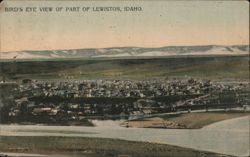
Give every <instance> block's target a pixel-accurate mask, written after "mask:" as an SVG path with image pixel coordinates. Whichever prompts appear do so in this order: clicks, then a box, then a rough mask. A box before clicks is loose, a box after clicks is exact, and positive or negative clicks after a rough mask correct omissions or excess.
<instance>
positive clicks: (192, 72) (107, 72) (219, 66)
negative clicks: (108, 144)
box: [0, 55, 249, 79]
mask: <svg viewBox="0 0 250 157" xmlns="http://www.w3.org/2000/svg"><path fill="white" fill-rule="evenodd" d="M248 65H249V61H248V56H247V55H246V56H206V57H204V56H203V57H200V56H189V57H187V56H186V57H185V56H182V57H169V58H133V59H131V58H122V59H113V58H106V59H105V58H102V59H79V60H77V59H71V60H44V61H37V60H36V61H25V60H24V61H22V60H21V61H16V62H13V61H12V62H11V61H9V62H6V61H1V62H0V67H1V69H0V74H1V75H5V76H6V77H7V78H9V79H23V78H33V79H101V78H107V79H152V78H166V77H185V76H189V77H197V78H206V79H248V78H249V66H248ZM31 67H32V68H31Z"/></svg>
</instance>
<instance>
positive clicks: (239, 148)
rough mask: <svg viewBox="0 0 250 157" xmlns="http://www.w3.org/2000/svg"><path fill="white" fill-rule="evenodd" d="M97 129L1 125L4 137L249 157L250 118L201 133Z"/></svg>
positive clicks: (112, 124)
mask: <svg viewBox="0 0 250 157" xmlns="http://www.w3.org/2000/svg"><path fill="white" fill-rule="evenodd" d="M93 123H95V124H96V127H82V126H41V125H0V128H1V129H0V130H1V131H0V135H1V136H79V137H103V138H116V139H124V140H131V141H144V142H145V141H146V142H155V143H162V144H171V145H176V146H181V147H187V148H193V149H197V150H204V151H211V152H216V153H221V154H227V155H235V156H249V155H250V154H249V152H250V144H249V139H250V137H249V136H250V135H249V134H250V132H249V128H250V124H249V123H250V116H246V117H240V118H234V119H230V120H225V121H221V122H217V123H214V124H211V125H208V126H206V127H204V128H202V129H190V130H189V129H152V128H124V127H120V126H119V123H120V121H97V120H96V121H93Z"/></svg>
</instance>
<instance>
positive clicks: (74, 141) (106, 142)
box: [0, 136, 219, 157]
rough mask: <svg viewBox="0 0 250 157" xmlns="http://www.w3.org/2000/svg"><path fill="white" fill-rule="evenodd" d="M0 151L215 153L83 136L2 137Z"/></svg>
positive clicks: (93, 155)
mask: <svg viewBox="0 0 250 157" xmlns="http://www.w3.org/2000/svg"><path fill="white" fill-rule="evenodd" d="M0 151H3V152H19V153H20V152H22V153H34V152H35V153H40V154H66V155H67V154H68V155H79V156H86V157H97V156H98V157H116V156H119V155H120V156H122V155H124V156H126V157H127V156H130V157H132V156H133V157H142V156H145V157H163V156H164V157H167V156H169V157H175V156H176V157H177V156H178V157H182V156H185V157H189V156H190V157H195V156H197V157H198V156H203V157H210V156H211V157H216V156H219V155H217V154H215V153H209V152H202V151H196V150H193V149H187V148H181V147H176V146H170V145H163V144H155V143H149V142H130V141H125V140H116V139H104V138H85V137H81V138H79V137H48V136H47V137H25V136H23V137H15V136H12V137H11V136H1V141H0Z"/></svg>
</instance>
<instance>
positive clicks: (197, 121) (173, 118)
mask: <svg viewBox="0 0 250 157" xmlns="http://www.w3.org/2000/svg"><path fill="white" fill-rule="evenodd" d="M247 115H248V116H250V112H236V111H230V112H201V113H184V114H176V115H165V116H160V117H153V118H146V119H143V120H133V121H129V122H128V127H139V128H170V129H178V128H180V129H183V128H187V129H200V128H202V127H204V126H207V125H209V124H212V123H215V122H219V121H222V120H227V119H232V118H237V117H242V116H247ZM123 125H125V124H123Z"/></svg>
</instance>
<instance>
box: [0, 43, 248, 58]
mask: <svg viewBox="0 0 250 157" xmlns="http://www.w3.org/2000/svg"><path fill="white" fill-rule="evenodd" d="M248 53H249V45H232V46H220V45H204V46H165V47H159V48H143V47H110V48H86V49H71V50H42V51H15V52H2V53H1V55H0V59H60V58H102V57H104V58H106V57H117V58H119V57H164V56H180V55H245V54H248Z"/></svg>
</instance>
